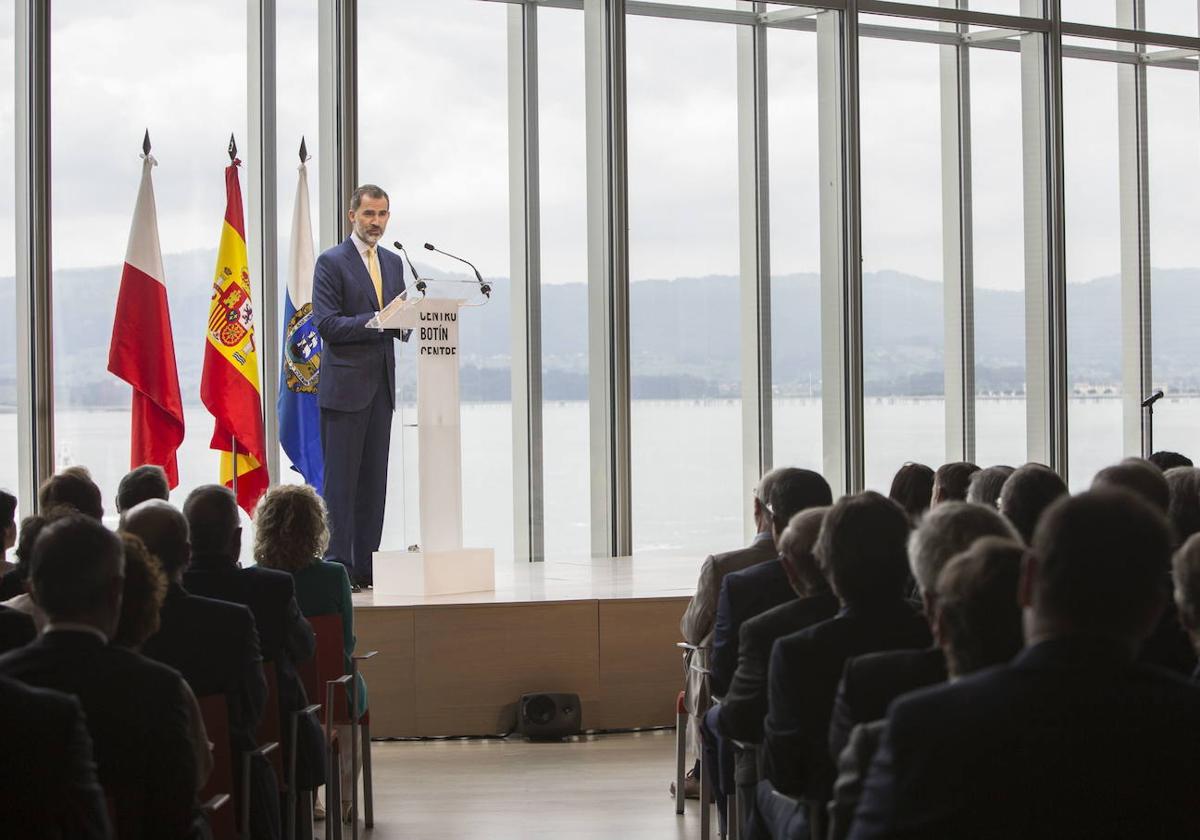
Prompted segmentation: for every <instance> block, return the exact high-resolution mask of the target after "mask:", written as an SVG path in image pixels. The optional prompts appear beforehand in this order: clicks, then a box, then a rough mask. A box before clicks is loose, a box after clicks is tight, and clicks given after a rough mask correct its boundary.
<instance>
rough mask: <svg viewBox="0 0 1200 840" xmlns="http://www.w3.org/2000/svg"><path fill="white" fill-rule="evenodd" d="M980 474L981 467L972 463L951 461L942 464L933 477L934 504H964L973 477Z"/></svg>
mask: <svg viewBox="0 0 1200 840" xmlns="http://www.w3.org/2000/svg"><path fill="white" fill-rule="evenodd" d="M977 472H979V465H978V464H972V463H971V462H970V461H951V462H950V463H948V464H942V465H941V466H940V467H938V470H937V472H936V473H934V475H933V504H934V505H940V504H942V503H943V502H964V501H966V499H967V487H968V486H969V485H970V483H971V476H972V475H974V474H975V473H977Z"/></svg>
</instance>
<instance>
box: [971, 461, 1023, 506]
mask: <svg viewBox="0 0 1200 840" xmlns="http://www.w3.org/2000/svg"><path fill="white" fill-rule="evenodd" d="M1014 472H1016V470H1015V469H1014V468H1012V467H1005V466H999V467H987V468H985V469H982V470H980V471H979V472H976V473H972V474H971V480H970V482H969V483H968V484H967V501H968V502H971V503H972V504H976V505H987V506H988V507H992V508H999V507H1000V488H1001V487H1003V486H1004V482H1006V481H1008V477H1009V476H1010V475H1012V474H1013V473H1014Z"/></svg>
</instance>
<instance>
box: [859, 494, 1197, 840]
mask: <svg viewBox="0 0 1200 840" xmlns="http://www.w3.org/2000/svg"><path fill="white" fill-rule="evenodd" d="M1170 559H1171V537H1170V529H1169V526H1168V524H1167V521H1166V517H1165V516H1164V515H1163V514H1161V513H1160V512H1159V511H1158V510H1156V509H1155V508H1154V507H1153V506H1151V505H1150V504H1148V503H1147V502H1145V501H1143V500H1142V499H1140V498H1138V497H1136V496H1133V495H1132V494H1130V493H1128V492H1122V491H1117V490H1106V491H1092V492H1089V493H1084V494H1082V495H1080V496H1076V497H1074V498H1070V499H1063V500H1062V501H1060V502H1058V503H1056V504H1055V505H1054V506H1053V507H1052V508H1051V509H1050V510H1049V511H1047V513H1046V516H1045V518H1044V519H1043V521H1042V523H1041V524H1040V525H1039V526H1038V529H1037V533H1036V534H1035V536H1034V541H1033V550H1032V552H1031V553H1030V554H1029V555H1027V556H1026V559H1025V567H1024V569H1023V573H1022V578H1021V585H1020V590H1019V591H1020V598H1021V604H1022V606H1023V607H1024V608H1025V619H1024V625H1025V640H1026V648H1025V650H1024V651H1023V652H1022V653H1021V654H1020V655H1019V656H1018V657H1017V658H1016V659H1015V660H1014V661H1013V663H1012V664H1011V665H1009V666H1004V667H1000V668H991V669H988V670H985V671H983V672H981V673H979V674H974V675H971V676H967V677H963V678H962V679H959V680H957V681H955V682H953V683H950V684H949V685H946V686H939V687H936V688H930V689H925V690H924V691H921V692H918V693H915V694H911V695H908V696H906V697H904V698H901V699H900V700H898V701H896V703H895V704H894V705H893V706H892V708H891V710H890V712H889V714H888V723H887V727H886V729H885V732H884V735H883V738H882V742H881V744H880V748H879V752H878V753H877V754H876V756H875V760H874V762H873V763H872V765H871V770H870V775H869V776H868V778H867V781H866V783H865V785H864V789H863V795H862V801H861V803H860V804H859V807H858V810H857V812H856V814H855V821H854V825H853V827H852V828H851V832H850V837H851V838H854V840H868V838H876V837H880V838H882V837H971V838H984V840H986V839H987V838H1013V837H1022V838H1027V837H1037V838H1041V837H1046V838H1051V837H1053V838H1095V837H1106V838H1118V837H1197V836H1200V806H1198V804H1197V800H1196V779H1197V778H1200V750H1197V749H1196V744H1195V739H1194V737H1192V736H1191V735H1190V733H1195V732H1197V731H1200V688H1198V687H1197V686H1195V685H1193V684H1192V683H1189V682H1188V681H1187V680H1185V679H1183V678H1182V677H1180V676H1178V675H1175V674H1170V673H1166V672H1163V671H1161V670H1158V669H1156V668H1151V667H1146V666H1144V665H1142V664H1140V663H1138V662H1137V661H1136V659H1137V651H1138V647H1139V645H1140V644H1141V642H1142V641H1143V640H1144V639H1146V638H1147V637H1148V636H1149V635H1150V633H1151V632H1152V631H1153V629H1154V627H1155V626H1156V625H1157V624H1158V620H1159V616H1160V615H1161V612H1162V608H1163V606H1164V604H1165V603H1166V602H1167V601H1168V600H1169V598H1168V594H1167V591H1166V586H1165V580H1166V576H1167V572H1168V569H1169V564H1170Z"/></svg>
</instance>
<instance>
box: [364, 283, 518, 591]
mask: <svg viewBox="0 0 1200 840" xmlns="http://www.w3.org/2000/svg"><path fill="white" fill-rule="evenodd" d="M464 306H467V307H469V306H470V304H468V303H467V301H465V300H460V299H457V298H449V297H446V298H435V297H424V296H422V297H413V298H396V300H394V301H392V303H390V304H389V305H388V306H387V307H385V308H384V310H383V311H382V312H380V313H379V316H378V318H377V319H375V320H373V321H372V322H371V323H370V324H369V326H371V327H375V328H378V329H403V330H412V336H411V337H410V339H409V340H410V341H411V342H413V343H415V344H416V355H417V459H418V473H419V476H418V482H417V487H418V498H419V500H420V502H419V504H420V511H421V514H420V522H421V534H420V550H419V551H387V550H381V551H377V552H375V556H374V589H375V593H376V595H402V596H427V595H453V594H458V593H464V592H489V591H492V590H494V589H495V588H496V566H495V552H494V551H493V550H492V549H490V548H464V547H463V520H462V433H461V427H460V412H459V397H458V364H459V355H458V318H459V311H460V310H461V309H462V308H463V307H464ZM414 340H415V341H414Z"/></svg>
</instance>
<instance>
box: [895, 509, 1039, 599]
mask: <svg viewBox="0 0 1200 840" xmlns="http://www.w3.org/2000/svg"><path fill="white" fill-rule="evenodd" d="M981 537H1003V538H1006V539H1012V540H1015V539H1017V533H1016V531H1015V530H1013V527H1012V525H1010V524H1009V523H1008V522H1007V521H1006V520H1005V519H1004V517H1003V516H1001V515H1000V514H999V512H997V511H996V510H993V509H992V508H990V507H984V506H983V505H973V504H971V503H970V502H946V503H944V504H940V505H938V506H937V507H935V508H933V509H932V510H930V511H929V513H927V514H925V518H924V519H922V520H921V524H920V525H918V526H917V528H916V530H915V531H913V533H912V536H911V537H909V540H908V558H909V563H910V564H911V566H912V573H913V577H914V578H916V581H917V586H918V587H919V588H920V590H921V593H922V594H925V593H929V592H933V591H934V587H935V585H936V584H937V579H938V575H939V574H941V572H942V569H943V568H944V567H945V565H946V564H947V563H949V562H950V558H952V557H954V555H956V554H961V553H962V552H964V551H966V550H967V549H969V548H970V547H971V545H972V543H974V542H975V541H976V540H978V539H980V538H981Z"/></svg>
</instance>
